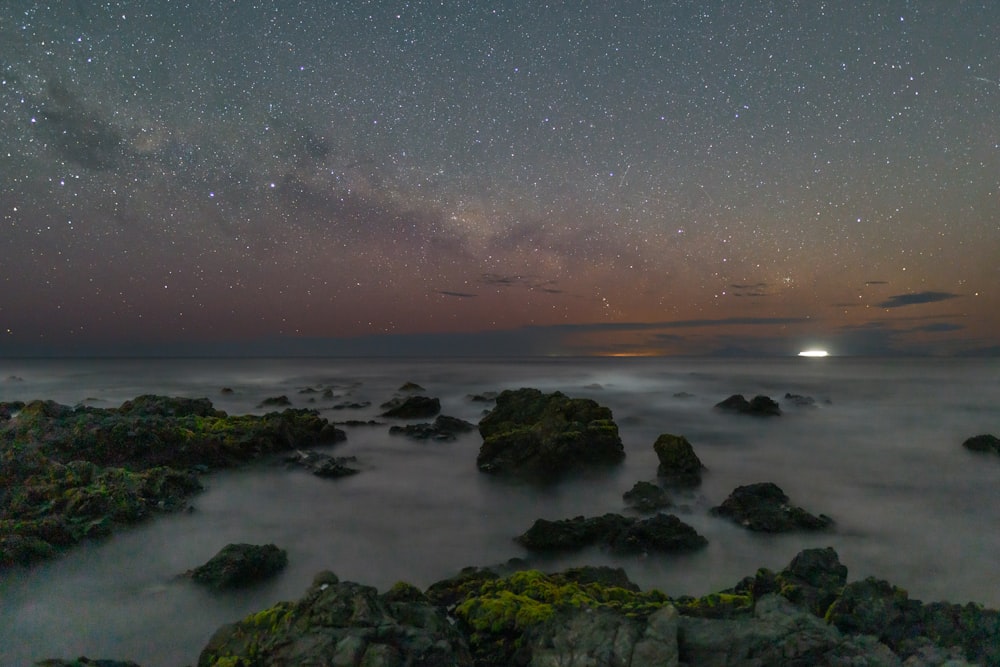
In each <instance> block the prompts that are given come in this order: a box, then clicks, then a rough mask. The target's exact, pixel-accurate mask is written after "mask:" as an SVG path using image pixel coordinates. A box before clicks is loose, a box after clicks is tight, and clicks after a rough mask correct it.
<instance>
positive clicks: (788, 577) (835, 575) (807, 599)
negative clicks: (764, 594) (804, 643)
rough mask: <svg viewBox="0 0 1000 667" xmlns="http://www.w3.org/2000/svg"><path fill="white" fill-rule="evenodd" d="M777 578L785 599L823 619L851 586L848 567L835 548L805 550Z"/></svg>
mask: <svg viewBox="0 0 1000 667" xmlns="http://www.w3.org/2000/svg"><path fill="white" fill-rule="evenodd" d="M777 579H778V582H779V585H780V591H781V594H782V595H783V596H785V597H786V598H787V599H788V600H789V601H791V602H794V603H795V604H797V605H799V606H801V607H805V608H806V609H807V610H809V611H810V612H812V613H813V614H815V615H816V616H819V617H820V618H822V617H824V616H825V615H826V612H827V610H828V609H829V608H830V605H831V604H833V602H834V600H836V599H837V597H838V596H839V595H840V594H841V592H842V591H843V590H844V586H845V585H846V584H847V567H846V566H844V565H842V564H841V562H840V559H839V557H838V556H837V552H836V551H834V550H833V548H832V547H826V548H824V549H805V550H804V551H801V552H799V553H798V554H797V555H796V556H795V558H793V559H792V562H791V563H789V564H788V567H786V568H785V569H784V570H782V571H781V573H780V574H779V575H778V577H777Z"/></svg>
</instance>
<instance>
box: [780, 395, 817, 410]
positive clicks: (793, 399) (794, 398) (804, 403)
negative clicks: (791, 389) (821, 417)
mask: <svg viewBox="0 0 1000 667" xmlns="http://www.w3.org/2000/svg"><path fill="white" fill-rule="evenodd" d="M785 400H786V401H788V402H790V403H791V404H792V405H795V406H797V407H800V408H814V407H816V399H815V398H813V397H812V396H802V395H801V394H791V393H786V394H785Z"/></svg>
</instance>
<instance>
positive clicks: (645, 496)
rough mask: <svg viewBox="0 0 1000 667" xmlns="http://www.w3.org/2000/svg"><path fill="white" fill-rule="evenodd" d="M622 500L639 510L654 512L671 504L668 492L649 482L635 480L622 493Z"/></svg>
mask: <svg viewBox="0 0 1000 667" xmlns="http://www.w3.org/2000/svg"><path fill="white" fill-rule="evenodd" d="M622 500H624V501H625V503H626V504H627V505H628V506H629V507H631V508H632V509H634V510H637V511H639V512H655V511H657V510H661V509H663V508H665V507H670V506H671V505H672V504H673V503H671V501H670V496H669V494H667V492H666V491H664V490H663V489H661V488H660V487H659V486H657V485H656V484H653V483H651V482H636V483H635V485H634V486H633V487H632V488H631V489H630V490H628V491H626V492H625V493H624V494H622Z"/></svg>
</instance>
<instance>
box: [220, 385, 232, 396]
mask: <svg viewBox="0 0 1000 667" xmlns="http://www.w3.org/2000/svg"><path fill="white" fill-rule="evenodd" d="M219 393H220V394H222V395H223V396H228V395H229V394H233V393H235V392H234V391H233V389H232V387H223V388H222V389H220V390H219Z"/></svg>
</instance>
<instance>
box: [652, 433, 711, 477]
mask: <svg viewBox="0 0 1000 667" xmlns="http://www.w3.org/2000/svg"><path fill="white" fill-rule="evenodd" d="M653 450H654V451H655V452H656V457H657V458H658V459H659V460H660V465H659V466H658V467H657V469H656V474H657V475H658V476H659V477H662V478H663V479H664V481H665V482H666V483H668V484H672V485H675V486H698V485H699V484H701V471H702V470H704V469H705V466H704V465H702V463H701V459H699V458H698V455H697V454H695V453H694V447H692V446H691V443H690V442H688V439H687V438H685V437H684V436H683V435H673V434H671V433H663V434H661V435H660V437H658V438H657V439H656V442H654V443H653Z"/></svg>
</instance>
